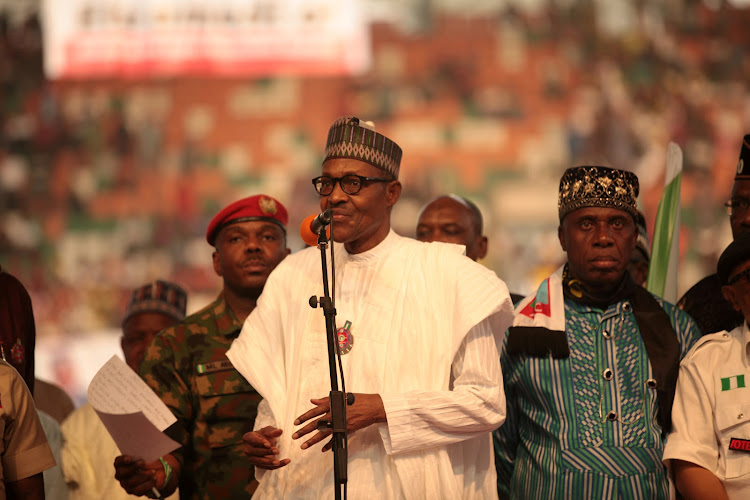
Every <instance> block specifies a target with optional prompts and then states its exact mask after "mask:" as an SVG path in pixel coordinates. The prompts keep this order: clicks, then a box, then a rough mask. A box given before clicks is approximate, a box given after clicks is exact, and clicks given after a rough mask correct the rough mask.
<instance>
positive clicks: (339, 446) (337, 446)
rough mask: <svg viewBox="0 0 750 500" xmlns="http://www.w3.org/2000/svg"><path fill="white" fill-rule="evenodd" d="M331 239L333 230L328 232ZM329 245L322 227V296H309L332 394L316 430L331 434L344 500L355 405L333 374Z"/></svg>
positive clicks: (334, 339)
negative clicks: (349, 409) (324, 343)
mask: <svg viewBox="0 0 750 500" xmlns="http://www.w3.org/2000/svg"><path fill="white" fill-rule="evenodd" d="M331 235H332V236H333V229H331ZM327 246H328V236H327V235H326V228H325V226H323V227H322V228H321V229H320V232H319V233H318V248H319V249H320V261H321V265H322V268H323V269H322V270H323V296H322V297H317V296H315V295H313V296H312V297H310V307H312V308H316V307H317V306H318V304H320V306H321V308H322V309H323V315H324V316H325V320H326V337H327V340H328V367H329V370H330V375H331V392H330V394H329V399H328V401H329V403H330V406H331V420H330V421H329V420H319V421H318V430H324V429H326V428H330V429H331V430H332V431H333V434H332V437H331V439H332V442H331V445H332V448H331V451H333V477H334V482H335V496H334V498H335V499H336V500H340V499H341V487H342V486H343V487H344V498H346V482H347V435H346V404H350V405H351V404H353V403H354V397H353V396H354V395H353V394H349V395H348V396H346V387H345V385H344V372H343V370H341V385H342V390H341V391H340V390H339V387H338V374H337V372H336V359H337V357H338V362H339V368H341V354H340V352H339V345H338V339H337V337H336V308H335V303H334V300H335V297H334V298H333V299H332V298H331V294H330V292H329V290H328V266H327V262H326V247H327ZM333 259H334V257H333V244H332V243H331V270H332V273H331V278H332V280H333V287H334V288H333V289H334V291H335V290H336V288H335V287H336V276H335V275H334V274H333V273H335V267H334V266H335V263H334V262H333Z"/></svg>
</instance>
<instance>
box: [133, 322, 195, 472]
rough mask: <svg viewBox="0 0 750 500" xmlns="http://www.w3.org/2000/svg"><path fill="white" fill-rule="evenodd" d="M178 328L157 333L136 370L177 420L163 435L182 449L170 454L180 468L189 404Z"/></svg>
mask: <svg viewBox="0 0 750 500" xmlns="http://www.w3.org/2000/svg"><path fill="white" fill-rule="evenodd" d="M184 336H185V335H184V333H183V328H182V327H177V328H172V329H168V330H165V331H163V332H160V333H159V334H158V335H156V337H154V339H153V340H152V341H151V344H149V346H148V348H147V349H146V353H145V355H144V357H143V362H142V363H141V366H140V370H139V373H140V376H141V378H142V379H143V380H145V381H146V383H147V384H148V386H149V387H151V389H152V390H153V391H154V392H155V393H156V395H157V396H159V398H161V400H162V401H163V402H164V404H166V405H167V407H168V408H169V409H170V411H171V412H172V413H173V414H174V416H175V417H177V422H175V423H174V424H172V425H171V426H170V427H169V428H167V429H166V430H165V431H164V433H165V434H166V435H167V436H169V437H170V438H172V439H174V440H175V441H177V442H178V443H180V444H181V445H182V447H181V448H178V449H177V450H175V451H173V452H172V455H174V456H175V458H177V460H178V461H179V462H180V464H181V465H184V457H183V454H184V450H185V448H186V447H187V446H188V445H189V442H190V432H189V429H190V422H191V421H192V419H193V402H192V398H191V391H190V385H189V380H188V379H187V377H186V376H185V373H186V372H185V370H184V368H185V365H189V362H188V360H186V359H182V358H185V357H186V356H187V355H186V354H182V351H181V349H180V346H184V345H185V339H184Z"/></svg>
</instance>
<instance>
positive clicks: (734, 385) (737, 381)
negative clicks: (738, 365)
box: [721, 375, 745, 391]
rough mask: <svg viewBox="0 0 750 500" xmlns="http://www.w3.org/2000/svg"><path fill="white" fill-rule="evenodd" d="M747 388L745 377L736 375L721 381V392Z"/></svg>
mask: <svg viewBox="0 0 750 500" xmlns="http://www.w3.org/2000/svg"><path fill="white" fill-rule="evenodd" d="M741 387H745V376H744V375H735V376H733V377H725V378H722V379H721V390H722V391H729V390H732V389H739V388H741Z"/></svg>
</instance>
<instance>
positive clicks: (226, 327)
mask: <svg viewBox="0 0 750 500" xmlns="http://www.w3.org/2000/svg"><path fill="white" fill-rule="evenodd" d="M212 312H213V314H214V317H215V318H216V330H217V333H218V334H219V335H223V336H225V337H232V336H234V337H236V336H237V335H239V333H240V330H242V323H240V321H239V320H238V319H237V316H235V314H234V311H232V309H231V308H230V307H229V305H228V304H227V301H226V299H225V298H224V294H223V293H221V294H219V296H218V297H217V298H216V303H215V305H214V307H213V311H212Z"/></svg>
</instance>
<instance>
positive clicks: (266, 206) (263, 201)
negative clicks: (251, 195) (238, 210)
mask: <svg viewBox="0 0 750 500" xmlns="http://www.w3.org/2000/svg"><path fill="white" fill-rule="evenodd" d="M258 206H259V207H260V211H261V212H263V213H264V214H266V215H273V214H275V213H276V200H274V199H273V198H268V197H266V196H261V197H260V199H259V200H258Z"/></svg>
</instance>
